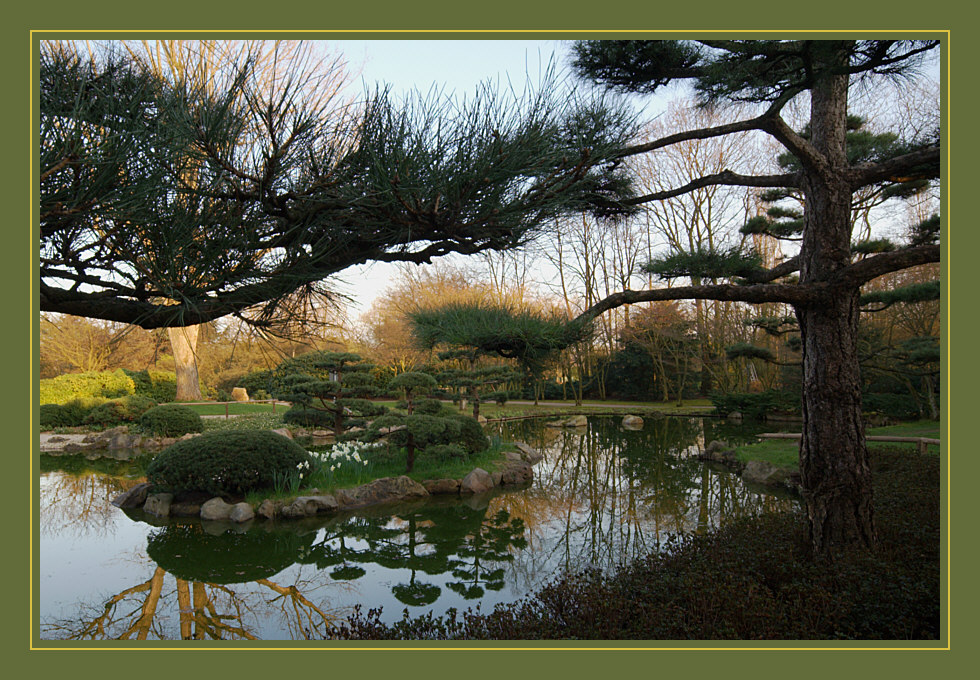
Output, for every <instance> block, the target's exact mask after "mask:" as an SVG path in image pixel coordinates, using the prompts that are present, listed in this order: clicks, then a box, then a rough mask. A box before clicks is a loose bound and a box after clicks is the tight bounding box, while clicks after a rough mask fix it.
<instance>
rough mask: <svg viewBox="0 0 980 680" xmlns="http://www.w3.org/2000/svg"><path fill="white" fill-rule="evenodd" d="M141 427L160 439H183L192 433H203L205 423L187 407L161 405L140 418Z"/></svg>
mask: <svg viewBox="0 0 980 680" xmlns="http://www.w3.org/2000/svg"><path fill="white" fill-rule="evenodd" d="M139 424H140V427H142V428H143V429H144V430H146V431H147V432H149V433H150V434H154V435H156V436H158V437H182V436H184V435H185V434H188V433H190V432H201V431H202V430H204V423H203V422H202V421H201V416H199V415H198V414H197V412H196V411H194V410H193V409H191V408H188V407H187V406H181V405H179V404H161V405H160V406H154V407H153V408H151V409H149V410H148V411H147V412H146V413H144V414H143V415H142V416H140V419H139Z"/></svg>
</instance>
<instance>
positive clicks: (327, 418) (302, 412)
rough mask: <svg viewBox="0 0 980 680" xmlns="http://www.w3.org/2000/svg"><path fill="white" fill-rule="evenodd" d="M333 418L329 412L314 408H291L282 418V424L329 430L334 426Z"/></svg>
mask: <svg viewBox="0 0 980 680" xmlns="http://www.w3.org/2000/svg"><path fill="white" fill-rule="evenodd" d="M334 419H335V416H334V414H333V413H331V412H330V411H324V410H322V409H315V408H303V407H302V406H293V407H292V408H290V409H289V410H288V411H286V412H285V413H284V414H283V416H282V422H284V423H286V424H287V425H301V426H302V427H326V428H331V427H333V424H334Z"/></svg>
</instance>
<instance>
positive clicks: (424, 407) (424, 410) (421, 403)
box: [415, 399, 442, 416]
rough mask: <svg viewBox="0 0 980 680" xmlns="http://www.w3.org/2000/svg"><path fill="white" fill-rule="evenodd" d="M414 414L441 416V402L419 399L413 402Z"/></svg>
mask: <svg viewBox="0 0 980 680" xmlns="http://www.w3.org/2000/svg"><path fill="white" fill-rule="evenodd" d="M415 413H418V414H419V415H423V416H438V415H442V402H441V401H439V400H438V399H419V400H418V401H416V402H415Z"/></svg>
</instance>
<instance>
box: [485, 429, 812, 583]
mask: <svg viewBox="0 0 980 680" xmlns="http://www.w3.org/2000/svg"><path fill="white" fill-rule="evenodd" d="M620 422H621V417H591V418H590V419H589V427H588V428H574V429H557V428H541V427H540V422H536V421H528V420H525V421H513V422H508V423H501V424H499V425H498V426H497V432H498V433H499V434H500V435H501V437H502V438H503V439H504V440H519V441H525V442H528V443H529V444H531V445H532V446H534V447H535V448H537V449H538V450H539V451H541V453H543V454H544V456H545V459H544V460H543V461H542V462H541V463H539V464H538V466H537V467H536V468H535V479H534V482H533V484H532V486H531V488H530V489H528V490H527V491H525V492H524V493H523V494H505V495H501V496H497V497H496V498H494V500H493V503H492V506H491V507H492V508H494V509H503V510H507V511H508V512H510V513H511V514H512V515H514V516H515V517H519V518H521V519H523V520H524V523H525V525H526V526H527V539H528V541H529V543H530V544H531V546H532V549H531V550H526V551H523V552H521V553H520V554H519V555H518V556H517V559H516V560H515V561H514V563H513V565H512V566H511V570H512V572H513V574H512V576H511V579H512V580H513V581H514V582H515V583H519V584H521V585H522V586H523V588H525V589H528V590H531V589H533V588H535V587H536V586H538V585H540V584H542V583H543V582H546V581H547V580H549V579H550V578H551V577H552V576H553V575H555V574H556V573H560V572H561V571H562V570H568V571H579V570H582V569H587V568H599V569H613V568H616V567H619V566H621V565H624V564H626V563H628V562H630V561H631V560H633V559H635V558H636V557H640V556H642V555H644V554H647V553H648V552H650V551H653V550H658V549H659V548H660V547H661V545H662V544H663V542H664V541H665V540H666V539H667V538H668V537H670V536H672V535H677V534H684V533H692V532H704V531H707V530H708V529H711V528H715V527H718V526H721V525H722V524H724V523H725V522H727V521H730V520H732V519H735V518H737V517H741V516H745V515H751V514H757V513H760V512H766V511H778V510H788V509H790V508H792V507H793V506H794V504H795V500H793V499H792V498H791V497H790V495H789V494H788V493H780V492H772V493H768V492H767V493H761V494H760V493H756V492H754V491H752V490H750V489H748V488H747V487H746V486H745V485H744V484H743V483H742V481H741V478H739V477H738V476H736V475H733V474H731V473H730V472H728V471H727V470H726V469H724V468H722V467H716V466H714V465H712V464H706V463H704V462H702V461H701V460H700V459H698V457H697V454H698V453H699V452H700V451H701V450H702V449H703V448H704V446H705V442H706V441H710V440H711V439H718V438H724V439H726V440H728V441H730V442H733V443H734V442H740V441H748V440H749V439H750V438H751V436H752V435H753V434H754V433H755V431H754V429H753V428H752V427H751V426H750V427H741V428H734V427H726V426H724V425H722V424H719V423H716V422H710V423H709V424H707V426H706V422H703V421H702V419H696V418H659V419H652V420H651V419H648V420H647V422H646V423H645V425H644V427H643V429H642V430H636V431H632V430H626V429H624V428H622V427H621V426H620ZM763 427H764V426H761V425H760V426H758V428H756V429H758V430H759V431H762V429H763Z"/></svg>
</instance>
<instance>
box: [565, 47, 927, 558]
mask: <svg viewBox="0 0 980 680" xmlns="http://www.w3.org/2000/svg"><path fill="white" fill-rule="evenodd" d="M938 45H939V43H938V41H895V40H875V41H840V40H825V41H741V40H720V41H701V42H687V41H586V42H580V43H577V44H576V47H575V51H576V59H575V68H576V69H577V71H578V73H579V74H580V75H582V76H584V77H588V78H590V79H593V80H594V81H596V82H599V83H603V84H605V85H607V86H609V87H612V88H616V89H619V90H624V91H630V92H644V93H649V92H654V91H655V90H657V89H658V88H660V87H661V86H663V85H666V84H668V83H670V82H673V81H676V80H682V79H691V80H693V81H694V84H695V88H696V90H697V92H698V93H699V95H700V97H701V98H702V100H703V101H704V102H705V103H707V104H712V103H720V102H724V101H739V102H756V103H759V104H762V105H763V109H762V112H761V113H760V114H759V115H758V116H755V117H752V118H748V119H745V120H742V121H737V122H733V123H728V124H725V125H719V126H717V127H711V128H705V129H696V130H685V131H680V132H677V133H676V134H671V135H668V136H666V137H663V138H661V139H658V140H654V141H651V142H648V143H645V144H642V145H638V146H634V147H631V148H628V149H625V150H624V151H623V153H622V156H623V157H627V156H630V155H635V154H641V153H647V152H651V151H654V150H655V149H659V148H663V147H666V146H669V145H671V144H675V143H678V142H681V141H684V140H690V139H705V138H710V137H717V136H721V135H729V134H737V133H742V132H746V131H760V132H764V133H766V134H768V135H769V136H771V137H772V138H773V139H775V140H776V141H777V142H779V143H780V144H781V145H782V147H784V149H785V150H786V152H788V153H789V154H791V155H792V157H793V158H794V159H795V169H792V170H790V171H789V172H784V173H782V174H777V175H762V176H759V175H752V176H749V175H741V174H738V173H735V172H732V171H730V170H724V171H722V172H719V173H715V174H711V175H707V176H703V177H697V178H695V179H693V180H692V181H691V182H689V183H687V184H686V185H683V186H678V187H675V188H672V189H666V190H663V191H658V192H656V193H652V194H648V195H646V196H641V197H639V198H637V199H635V200H634V201H633V203H647V202H651V201H658V200H664V199H667V198H670V197H673V196H678V195H682V194H684V193H686V192H690V191H693V190H694V189H696V188H698V187H705V186H712V185H733V186H748V187H761V188H767V189H792V190H795V191H797V192H799V194H801V195H802V197H803V214H802V216H801V218H802V235H801V237H802V239H801V241H800V251H799V255H798V256H797V257H794V258H792V259H791V260H789V261H787V262H785V263H783V264H781V265H779V266H777V267H776V268H774V269H772V270H768V271H762V270H759V269H758V267H757V265H756V266H753V265H752V263H751V262H748V263H744V264H745V266H741V265H740V264H739V263H738V257H737V256H734V257H733V256H732V255H733V254H731V253H728V254H720V253H697V254H694V255H693V256H692V257H690V258H688V259H687V260H686V262H684V263H683V264H682V265H680V266H678V265H679V263H678V262H677V261H674V262H673V263H671V266H672V267H673V272H672V273H673V275H686V276H691V277H695V276H698V275H707V274H710V273H715V274H717V273H718V272H719V270H720V269H727V270H728V275H729V276H730V275H732V274H734V275H736V276H738V277H740V280H741V283H738V284H725V285H708V286H705V285H701V286H686V287H685V286H681V287H675V288H669V289H658V290H648V291H624V292H623V293H619V294H616V295H613V296H611V297H609V298H606V299H605V300H603V301H601V302H600V303H598V304H596V305H594V306H593V307H592V308H591V309H589V310H587V311H586V313H585V314H584V315H583V317H584V318H586V319H588V318H594V317H595V316H597V315H599V314H601V313H602V312H604V311H606V310H608V309H612V308H614V307H617V306H619V305H622V304H628V303H637V302H643V301H650V300H665V299H682V298H686V299H697V298H701V299H714V300H740V301H743V302H750V303H761V302H784V303H788V304H790V305H792V306H793V308H794V310H795V312H796V317H797V320H798V322H799V327H800V333H801V338H802V356H803V439H802V443H801V448H800V466H801V473H802V481H803V494H804V498H805V501H806V508H807V517H808V520H809V531H810V538H811V543H812V547H813V550H814V551H815V553H816V554H818V555H829V554H833V553H834V552H836V551H837V550H841V549H846V548H849V547H855V546H857V547H861V548H872V547H873V546H874V545H875V543H876V534H875V523H874V512H873V503H872V491H871V473H870V468H869V464H868V453H867V449H866V447H865V443H864V427H863V424H862V420H861V379H860V369H859V365H858V348H857V337H858V317H859V311H860V310H859V296H860V289H861V286H862V284H865V283H867V282H868V281H870V280H872V279H874V278H875V277H878V276H880V275H882V274H885V273H888V272H892V271H897V270H901V269H905V268H907V267H911V266H915V265H918V264H923V263H926V262H937V261H938V260H939V256H940V249H939V245H938V230H936V231H933V232H932V234H931V238H926V239H918V240H916V241H914V242H913V243H912V244H910V245H909V246H907V247H904V248H900V249H896V250H893V251H891V252H882V253H877V254H873V255H869V256H867V257H864V258H863V259H856V258H855V257H854V252H853V251H852V245H851V240H852V221H851V210H852V198H853V197H854V195H855V193H856V192H860V191H862V190H867V189H868V188H869V187H891V186H898V185H903V184H906V183H909V182H918V181H921V180H924V179H934V178H938V176H939V152H940V147H939V131H938V130H935V131H930V134H929V136H928V137H926V138H922V139H913V140H906V141H905V143H896V144H894V145H891V147H890V148H889V149H888V152H887V153H881V154H878V155H877V156H876V157H873V158H862V159H861V161H860V162H851V161H850V160H849V158H848V148H847V143H846V134H847V130H848V111H847V102H848V91H849V88H850V86H851V84H852V83H853V82H855V81H857V80H858V79H870V78H872V77H873V76H891V77H898V76H909V75H911V74H913V73H914V69H915V67H916V66H917V64H918V63H919V62H920V59H921V57H922V55H924V54H925V53H927V52H929V51H930V50H933V49H936V48H937V47H938ZM802 94H808V97H809V107H810V120H809V125H808V126H807V129H806V130H805V131H803V132H797V131H794V130H793V129H792V128H791V127H790V126H789V125H788V124H787V123H786V122H785V120H784V119H783V117H782V116H781V112H782V111H783V109H784V107H785V106H786V105H787V104H788V103H789V102H790V101H791V100H792V99H794V98H796V97H798V96H799V95H802ZM899 193H900V192H899ZM662 265H663V263H661V266H662ZM794 273H798V275H799V279H798V282H795V281H793V280H792V279H789V278H787V277H789V275H791V274H794Z"/></svg>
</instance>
